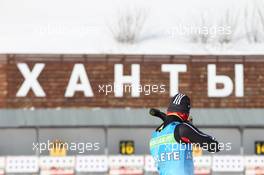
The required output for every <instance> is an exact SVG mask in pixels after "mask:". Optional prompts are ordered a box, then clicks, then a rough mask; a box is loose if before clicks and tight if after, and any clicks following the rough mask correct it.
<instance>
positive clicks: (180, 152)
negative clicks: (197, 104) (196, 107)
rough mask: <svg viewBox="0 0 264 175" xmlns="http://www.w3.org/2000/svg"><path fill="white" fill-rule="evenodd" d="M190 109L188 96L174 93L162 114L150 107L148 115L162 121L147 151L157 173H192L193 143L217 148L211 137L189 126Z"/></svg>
mask: <svg viewBox="0 0 264 175" xmlns="http://www.w3.org/2000/svg"><path fill="white" fill-rule="evenodd" d="M190 109H191V103H190V98H189V97H188V96H187V95H185V94H182V93H178V94H176V95H175V96H174V97H173V98H172V99H171V101H170V103H169V107H168V109H167V113H166V114H165V113H162V112H160V111H159V110H155V109H151V110H150V114H151V115H153V116H157V117H159V118H161V119H162V121H163V123H162V124H161V125H160V126H159V127H158V128H157V129H156V130H155V131H154V132H153V134H152V138H151V140H150V152H151V155H152V156H153V158H154V160H155V162H156V165H157V169H158V172H159V174H160V175H193V174H194V165H193V158H192V147H193V145H196V146H197V145H198V146H200V147H202V149H205V150H207V151H209V152H218V151H219V149H218V142H217V141H216V139H215V138H213V137H211V136H209V135H207V134H204V133H203V132H201V131H199V130H198V129H197V128H196V127H195V126H193V124H192V118H191V117H190V115H189V114H190Z"/></svg>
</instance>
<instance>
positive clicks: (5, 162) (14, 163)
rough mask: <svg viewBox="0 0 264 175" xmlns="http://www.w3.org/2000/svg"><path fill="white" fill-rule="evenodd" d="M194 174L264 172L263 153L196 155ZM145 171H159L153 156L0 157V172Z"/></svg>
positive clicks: (116, 172) (102, 172)
mask: <svg viewBox="0 0 264 175" xmlns="http://www.w3.org/2000/svg"><path fill="white" fill-rule="evenodd" d="M194 166H195V174H197V175H198V174H200V175H201V174H212V173H227V174H232V173H240V174H246V175H253V174H258V175H259V174H264V156H230V155H227V156H200V157H194ZM15 173H27V174H37V173H39V174H42V175H44V174H52V175H55V174H64V175H71V174H76V173H91V174H97V173H100V174H144V173H152V174H155V173H156V167H155V162H154V160H153V158H152V157H151V156H150V155H145V156H143V155H138V156H117V155H115V156H104V155H102V156H66V157H50V156H40V157H37V156H7V157H0V174H15Z"/></svg>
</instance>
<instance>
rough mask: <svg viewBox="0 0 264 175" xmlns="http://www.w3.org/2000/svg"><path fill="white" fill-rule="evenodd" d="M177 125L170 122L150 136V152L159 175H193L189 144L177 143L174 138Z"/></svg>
mask: <svg viewBox="0 0 264 175" xmlns="http://www.w3.org/2000/svg"><path fill="white" fill-rule="evenodd" d="M178 124H180V123H179V122H172V123H170V124H169V125H167V126H166V127H165V128H163V129H161V130H159V131H155V132H153V134H152V139H151V140H150V152H151V155H152V156H153V158H154V159H155V162H156V165H157V168H158V171H159V174H160V175H193V169H194V168H193V160H192V149H191V144H185V143H178V142H176V140H175V137H174V130H175V127H176V126H177V125H178Z"/></svg>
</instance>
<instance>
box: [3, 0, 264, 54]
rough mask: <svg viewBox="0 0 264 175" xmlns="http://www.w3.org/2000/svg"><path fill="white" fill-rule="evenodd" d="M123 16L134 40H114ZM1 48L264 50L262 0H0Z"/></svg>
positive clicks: (15, 50) (173, 51) (137, 51)
mask: <svg viewBox="0 0 264 175" xmlns="http://www.w3.org/2000/svg"><path fill="white" fill-rule="evenodd" d="M262 15H263V16H262ZM122 17H131V19H132V23H133V20H135V17H138V21H139V25H138V26H137V27H135V26H136V25H134V26H133V24H132V28H133V27H135V28H136V29H135V30H137V31H138V32H137V34H136V37H135V38H136V39H135V40H134V41H133V42H132V43H120V42H118V41H117V40H116V39H115V38H114V35H113V33H115V34H116V33H118V31H119V30H120V27H118V22H120V19H121V18H122ZM119 24H120V23H119ZM122 25H123V26H124V25H125V24H122ZM221 27H222V28H221ZM220 28H221V30H225V32H226V31H229V32H230V31H231V33H228V35H226V33H225V34H222V33H220V32H219V30H220ZM197 29H200V30H201V29H203V32H205V33H206V31H207V32H208V31H209V30H210V31H211V34H210V35H203V36H201V31H200V32H199V33H200V34H199V33H198V34H197V31H196V33H195V32H193V31H194V30H197ZM205 30H206V31H205ZM132 31H133V30H132ZM215 31H216V32H215ZM203 34H204V33H203ZM201 37H203V38H201ZM202 40H203V41H202ZM0 52H1V53H126V54H264V1H262V0H200V1H198V0H0Z"/></svg>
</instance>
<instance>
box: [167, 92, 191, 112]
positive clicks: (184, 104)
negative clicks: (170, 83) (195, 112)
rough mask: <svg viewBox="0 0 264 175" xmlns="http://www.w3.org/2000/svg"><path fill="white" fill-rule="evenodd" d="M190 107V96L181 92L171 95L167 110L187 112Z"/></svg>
mask: <svg viewBox="0 0 264 175" xmlns="http://www.w3.org/2000/svg"><path fill="white" fill-rule="evenodd" d="M190 109H191V101H190V98H189V97H188V96H187V95H185V94H182V93H178V94H176V95H175V96H174V97H172V99H171V101H170V103H169V107H168V109H167V112H182V113H186V114H189V113H190Z"/></svg>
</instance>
